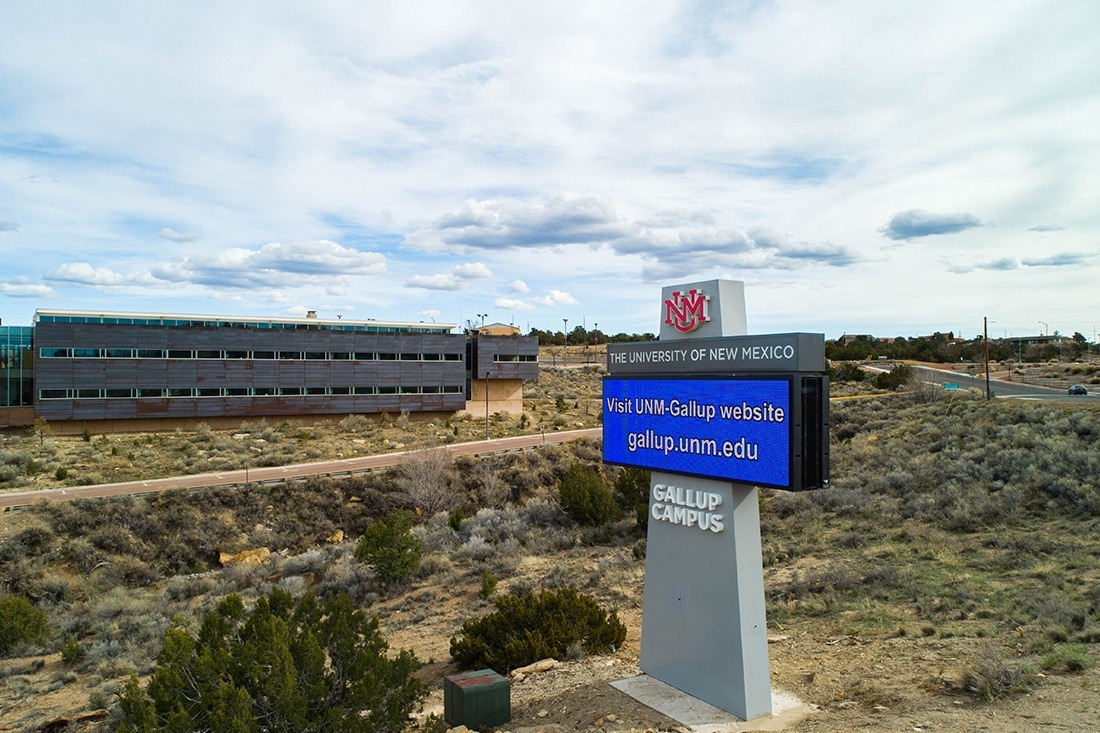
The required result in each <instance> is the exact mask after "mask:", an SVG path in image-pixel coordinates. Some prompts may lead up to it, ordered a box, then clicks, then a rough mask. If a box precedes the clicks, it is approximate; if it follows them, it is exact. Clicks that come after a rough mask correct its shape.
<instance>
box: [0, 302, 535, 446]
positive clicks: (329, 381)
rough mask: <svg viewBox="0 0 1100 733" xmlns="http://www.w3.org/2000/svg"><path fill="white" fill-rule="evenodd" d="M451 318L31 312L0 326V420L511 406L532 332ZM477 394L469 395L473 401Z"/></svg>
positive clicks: (155, 420)
mask: <svg viewBox="0 0 1100 733" xmlns="http://www.w3.org/2000/svg"><path fill="white" fill-rule="evenodd" d="M453 329H454V325H452V324H436V323H412V322H384V321H352V320H346V319H336V320H329V319H321V318H317V316H316V313H313V312H311V313H310V314H309V315H308V316H307V317H306V318H242V317H238V316H211V315H182V314H152V313H120V312H105V313H95V312H85V311H60V310H39V311H37V312H36V313H35V318H34V325H33V326H31V327H16V328H12V327H0V390H2V391H0V425H19V424H24V425H25V424H30V423H31V422H33V421H34V419H35V418H44V419H45V420H47V421H49V423H50V424H51V426H53V428H54V430H55V431H57V432H60V433H66V432H75V431H79V430H81V429H82V428H83V426H84V425H85V424H87V425H88V426H89V427H90V428H91V429H93V430H94V431H99V432H105V431H114V432H120V431H124V430H159V429H171V428H174V427H182V426H188V425H193V424H195V423H197V422H206V423H208V424H210V425H212V426H214V427H219V426H226V427H228V426H231V425H235V424H236V423H239V422H240V420H241V419H244V418H257V417H266V418H271V419H288V418H293V417H298V418H311V419H321V418H324V417H327V416H337V415H348V414H379V413H400V412H409V413H455V412H458V411H461V410H463V409H465V408H466V406H467V403H468V402H469V401H471V400H474V401H475V402H476V403H477V404H479V405H481V404H482V403H484V400H485V397H486V380H489V385H488V397H489V401H490V403H491V406H492V407H493V408H494V409H493V411H494V412H521V411H522V409H523V407H522V396H523V381H525V380H534V379H537V378H538V343H537V340H536V339H535V338H533V337H522V336H518V335H516V336H507V337H501V336H483V335H481V334H475V335H473V336H469V337H468V336H466V335H464V334H456V333H452V331H453ZM479 400H480V401H479Z"/></svg>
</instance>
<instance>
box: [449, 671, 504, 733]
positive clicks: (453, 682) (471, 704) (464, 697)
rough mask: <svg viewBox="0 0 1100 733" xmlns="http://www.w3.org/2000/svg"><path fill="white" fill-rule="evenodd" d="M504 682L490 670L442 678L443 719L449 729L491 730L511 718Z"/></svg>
mask: <svg viewBox="0 0 1100 733" xmlns="http://www.w3.org/2000/svg"><path fill="white" fill-rule="evenodd" d="M511 692H512V690H511V687H510V686H509V685H508V680H506V679H504V678H503V677H501V676H500V675H499V674H497V673H496V672H494V671H493V670H491V669H479V670H477V671H474V672H463V673H462V674H453V675H451V676H450V677H444V678H443V720H444V721H446V723H447V725H449V726H451V727H455V726H459V725H464V726H466V727H467V728H469V729H470V730H477V729H478V728H481V727H482V726H485V727H487V728H493V727H496V726H498V725H504V724H505V723H507V722H508V721H510V720H511V719H512V696H511Z"/></svg>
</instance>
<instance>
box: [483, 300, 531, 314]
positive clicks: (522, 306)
mask: <svg viewBox="0 0 1100 733" xmlns="http://www.w3.org/2000/svg"><path fill="white" fill-rule="evenodd" d="M493 307H495V308H500V309H502V310H506V311H525V310H530V309H531V308H533V307H534V306H532V305H531V304H530V303H527V302H525V301H522V300H519V299H517V298H504V297H500V298H497V299H496V300H494V301H493Z"/></svg>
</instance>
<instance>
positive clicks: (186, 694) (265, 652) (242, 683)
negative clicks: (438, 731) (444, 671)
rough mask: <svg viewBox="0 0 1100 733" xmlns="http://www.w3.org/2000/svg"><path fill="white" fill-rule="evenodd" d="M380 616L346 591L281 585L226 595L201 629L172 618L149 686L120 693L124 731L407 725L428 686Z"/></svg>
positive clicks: (373, 728)
mask: <svg viewBox="0 0 1100 733" xmlns="http://www.w3.org/2000/svg"><path fill="white" fill-rule="evenodd" d="M386 651H387V644H386V642H385V640H384V639H383V638H382V636H381V634H380V633H379V631H378V622H377V620H375V619H368V618H367V617H366V616H365V615H364V614H363V612H362V611H359V610H357V609H355V608H354V607H353V606H352V605H351V602H350V601H349V600H348V598H347V597H346V596H337V597H335V598H330V599H327V600H324V601H318V600H317V599H316V598H315V597H314V596H313V595H310V594H307V595H305V596H303V597H302V598H301V600H299V601H298V602H297V603H295V602H294V599H293V598H292V597H291V596H290V595H289V594H288V593H285V592H283V591H280V590H278V589H275V590H272V591H271V594H270V595H269V596H266V597H261V598H260V599H259V601H258V602H257V603H256V606H255V608H254V609H253V610H252V612H251V613H246V612H245V609H244V604H243V603H242V602H241V599H240V598H239V597H238V596H235V595H230V596H227V597H226V598H225V599H224V600H222V602H221V603H219V604H218V606H217V608H216V609H215V610H214V611H212V612H210V613H208V614H206V615H205V616H204V618H203V621H202V627H201V629H200V630H199V634H198V638H195V637H193V636H192V635H191V634H190V632H188V631H187V630H186V629H185V628H183V627H182V626H178V625H173V626H171V627H170V628H169V629H168V630H167V631H166V632H165V634H164V647H163V649H162V650H161V652H160V654H159V655H158V657H157V666H156V669H155V671H154V672H153V675H152V678H151V679H150V680H149V684H148V686H147V687H146V689H145V690H144V691H143V690H141V689H140V687H139V686H138V684H137V680H136V678H135V679H132V680H131V681H130V683H128V684H127V686H126V689H125V690H124V692H123V693H122V695H121V696H120V699H119V706H120V709H121V711H122V719H121V722H120V724H119V728H118V730H119V731H122V732H123V733H130V732H137V731H161V730H164V731H168V730H170V731H200V730H216V731H227V732H229V731H232V732H233V733H236V732H237V731H258V730H260V729H261V728H262V729H263V730H338V731H362V732H364V733H366V732H367V731H371V732H372V733H373V732H375V731H381V732H383V733H385V732H387V731H390V732H393V733H398V732H399V731H402V730H404V728H405V725H406V724H407V722H408V716H409V713H411V712H412V711H413V709H414V708H416V707H417V705H418V704H419V703H420V701H422V700H423V699H424V697H425V696H426V688H425V687H424V685H423V683H421V682H420V681H419V680H417V679H416V678H415V677H414V676H413V673H414V672H415V671H416V670H417V668H418V667H419V666H420V663H419V662H418V661H417V659H416V657H415V656H413V654H412V653H411V652H408V651H402V652H401V653H399V654H398V655H396V656H395V657H393V658H390V657H388V656H387V654H386Z"/></svg>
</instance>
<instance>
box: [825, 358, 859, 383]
mask: <svg viewBox="0 0 1100 733" xmlns="http://www.w3.org/2000/svg"><path fill="white" fill-rule="evenodd" d="M829 379H831V380H832V381H834V382H862V381H864V380H865V379H867V373H866V372H865V371H863V370H862V369H860V368H859V362H855V361H842V362H840V363H839V364H837V365H836V366H831V367H829Z"/></svg>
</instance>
